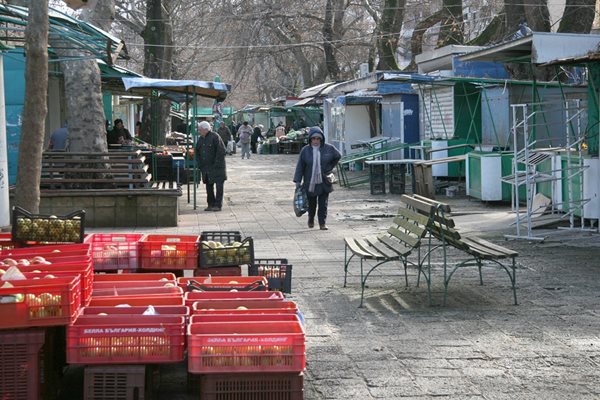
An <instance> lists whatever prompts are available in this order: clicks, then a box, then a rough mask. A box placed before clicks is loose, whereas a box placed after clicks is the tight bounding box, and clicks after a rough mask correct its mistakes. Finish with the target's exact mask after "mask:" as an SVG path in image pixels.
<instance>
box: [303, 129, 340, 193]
mask: <svg viewBox="0 0 600 400" xmlns="http://www.w3.org/2000/svg"><path fill="white" fill-rule="evenodd" d="M311 136H312V135H311ZM308 142H309V144H307V145H306V146H304V147H303V148H302V150H300V155H299V156H298V163H297V164H296V172H295V173H294V182H296V183H302V186H303V187H304V189H305V190H306V192H307V193H308V195H309V196H316V195H320V194H322V193H331V192H333V185H332V184H331V183H329V182H327V179H325V175H328V174H330V173H331V172H333V169H334V168H335V166H336V165H337V163H338V162H339V161H340V158H342V155H341V154H340V152H339V151H338V149H336V148H335V147H334V146H332V145H330V144H327V143H325V141H324V140H321V146H320V147H319V151H320V152H321V174H322V177H323V183H321V184H318V185H316V186H315V191H314V192H312V193H311V192H309V191H308V187H309V185H310V177H311V175H312V163H313V149H312V146H311V145H310V137H309V138H308Z"/></svg>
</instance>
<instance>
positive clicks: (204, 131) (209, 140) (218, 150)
mask: <svg viewBox="0 0 600 400" xmlns="http://www.w3.org/2000/svg"><path fill="white" fill-rule="evenodd" d="M198 132H199V133H200V136H199V137H198V142H197V143H196V162H197V164H198V168H199V169H200V172H201V173H202V182H204V184H205V185H206V202H207V203H208V207H206V208H205V209H204V211H221V208H222V207H223V186H224V184H225V181H226V180H227V171H226V166H225V145H224V144H223V141H222V140H221V137H220V136H219V135H217V134H216V133H214V132H213V131H212V130H211V127H210V124H209V123H208V122H206V121H202V122H200V123H199V124H198ZM215 187H216V194H215Z"/></svg>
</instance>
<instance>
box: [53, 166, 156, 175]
mask: <svg viewBox="0 0 600 400" xmlns="http://www.w3.org/2000/svg"><path fill="white" fill-rule="evenodd" d="M42 172H62V173H73V172H77V173H92V174H102V173H105V174H106V173H111V174H114V173H123V174H131V175H135V174H145V173H147V172H148V165H144V166H143V167H139V168H138V167H136V168H112V167H111V168H77V167H75V166H73V167H64V168H59V167H50V168H44V169H43V170H42Z"/></svg>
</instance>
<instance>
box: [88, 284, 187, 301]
mask: <svg viewBox="0 0 600 400" xmlns="http://www.w3.org/2000/svg"><path fill="white" fill-rule="evenodd" d="M142 296H143V297H148V298H153V297H167V296H169V297H174V296H178V297H183V290H182V289H181V288H180V287H177V286H173V287H164V286H163V287H157V286H149V287H120V288H115V287H110V288H100V289H96V288H94V291H93V292H92V298H97V297H121V298H125V297H142Z"/></svg>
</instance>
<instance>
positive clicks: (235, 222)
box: [89, 154, 600, 400]
mask: <svg viewBox="0 0 600 400" xmlns="http://www.w3.org/2000/svg"><path fill="white" fill-rule="evenodd" d="M296 159H297V155H257V156H253V158H252V159H250V160H241V159H239V154H238V155H237V156H233V157H228V158H227V162H228V174H229V180H228V181H227V182H226V184H225V197H226V204H225V205H224V207H223V211H222V212H217V213H215V212H204V211H202V210H203V209H204V207H205V202H204V189H203V187H202V186H201V187H200V188H199V189H198V202H197V210H194V209H193V206H192V204H193V201H192V203H191V204H188V203H187V196H186V195H185V194H184V197H183V198H182V199H181V210H180V223H179V226H178V227H177V228H165V229H156V230H148V229H143V230H142V229H140V231H141V232H150V231H151V232H152V233H158V232H164V233H173V234H174V233H178V234H200V233H201V232H202V231H205V230H239V231H241V232H242V233H243V236H244V237H247V236H252V237H253V238H254V243H255V253H256V256H257V257H261V258H265V257H285V258H288V259H289V261H290V263H292V264H293V286H292V292H293V293H292V295H290V296H289V297H290V298H291V299H292V300H294V301H296V302H297V303H298V304H299V307H300V309H301V310H302V312H303V313H304V315H305V317H306V330H307V364H308V367H307V371H306V374H305V395H304V398H305V399H307V400H312V399H315V400H316V399H350V398H354V399H357V400H365V399H397V398H403V399H406V398H409V399H410V398H414V399H429V398H435V399H489V400H492V399H494V400H495V399H542V398H543V399H546V400H548V399H578V400H581V399H598V398H600V383H599V382H600V368H599V366H600V311H598V310H600V295H599V293H600V279H599V278H598V277H599V276H600V262H599V261H598V260H599V258H600V235H598V234H591V233H586V232H580V231H577V232H570V231H560V232H559V231H556V230H552V231H544V232H542V233H541V234H544V235H548V239H547V240H546V241H545V242H543V243H528V242H524V241H510V242H504V240H503V236H502V234H504V233H514V228H511V227H510V226H509V224H510V222H511V221H512V220H513V217H512V215H511V214H510V209H509V208H507V207H506V206H500V207H498V206H492V205H486V204H484V203H481V202H478V201H469V200H468V199H466V198H464V197H455V198H452V199H444V200H448V202H450V203H452V205H453V210H454V211H455V212H456V214H457V217H456V219H457V220H458V222H459V224H460V226H462V227H463V229H465V230H466V231H471V232H477V234H478V235H481V236H485V237H487V238H489V239H490V240H492V241H495V242H497V243H499V244H502V245H505V246H507V247H510V248H514V249H515V250H517V251H519V253H520V257H519V259H518V260H519V262H520V267H519V270H518V274H517V282H518V293H517V294H518V297H519V303H520V305H518V306H514V305H512V294H511V290H510V286H509V280H508V276H507V275H506V273H505V272H503V271H500V270H496V269H490V270H485V271H484V283H485V285H484V286H480V285H479V284H478V279H477V274H476V271H475V270H464V271H462V272H459V273H457V274H456V276H455V277H454V278H453V280H452V282H451V285H450V290H449V298H448V305H447V306H446V307H441V306H440V303H441V299H442V285H441V284H440V279H438V278H439V277H440V274H441V270H440V268H439V260H437V262H436V264H435V265H436V268H435V270H434V272H433V277H434V286H435V287H434V294H433V302H434V304H433V305H432V306H429V305H428V303H427V291H426V288H425V287H424V286H421V287H419V288H417V287H415V283H416V274H415V271H414V270H409V273H410V275H409V283H410V286H409V287H405V286H404V284H403V282H404V279H403V276H402V275H401V271H400V269H399V268H395V267H392V266H388V267H387V268H383V269H382V270H381V271H378V272H377V273H376V274H374V275H373V276H372V277H371V278H370V279H369V288H368V289H367V290H366V292H365V296H366V306H365V307H364V308H361V309H359V308H357V306H358V303H359V298H360V284H359V277H358V276H357V274H358V266H357V265H354V267H352V268H351V274H350V276H349V281H348V287H347V288H343V287H342V283H343V260H344V245H343V237H344V236H347V235H351V234H365V233H373V232H376V231H378V230H380V229H384V228H385V227H387V226H388V225H389V224H390V221H391V217H392V216H393V215H394V213H395V210H396V209H397V206H398V198H399V196H398V195H389V194H388V195H379V196H372V195H370V194H369V191H368V187H367V186H364V187H362V188H358V189H351V190H349V189H345V188H338V187H336V190H335V192H334V193H332V195H331V197H330V212H329V219H328V221H327V222H328V225H329V227H330V230H329V231H320V230H318V229H308V228H307V226H306V217H302V218H296V217H295V215H294V213H293V210H292V200H291V199H292V194H293V189H294V186H293V183H292V182H291V177H292V175H293V169H294V166H295V162H296ZM192 198H193V196H192ZM93 231H94V230H89V232H93ZM98 231H99V230H98ZM102 231H107V230H102ZM129 231H130V230H129ZM182 376H184V375H183V374H182V373H181V371H177V370H176V369H174V370H172V374H171V375H169V374H168V373H167V374H165V376H164V377H163V384H162V385H161V388H160V396H159V398H161V399H169V400H175V399H191V398H195V397H194V396H193V395H190V394H187V393H185V390H184V389H182V385H180V383H181V379H184V378H182ZM183 382H185V380H184V381H183ZM178 384H179V385H178ZM183 386H185V385H183Z"/></svg>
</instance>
